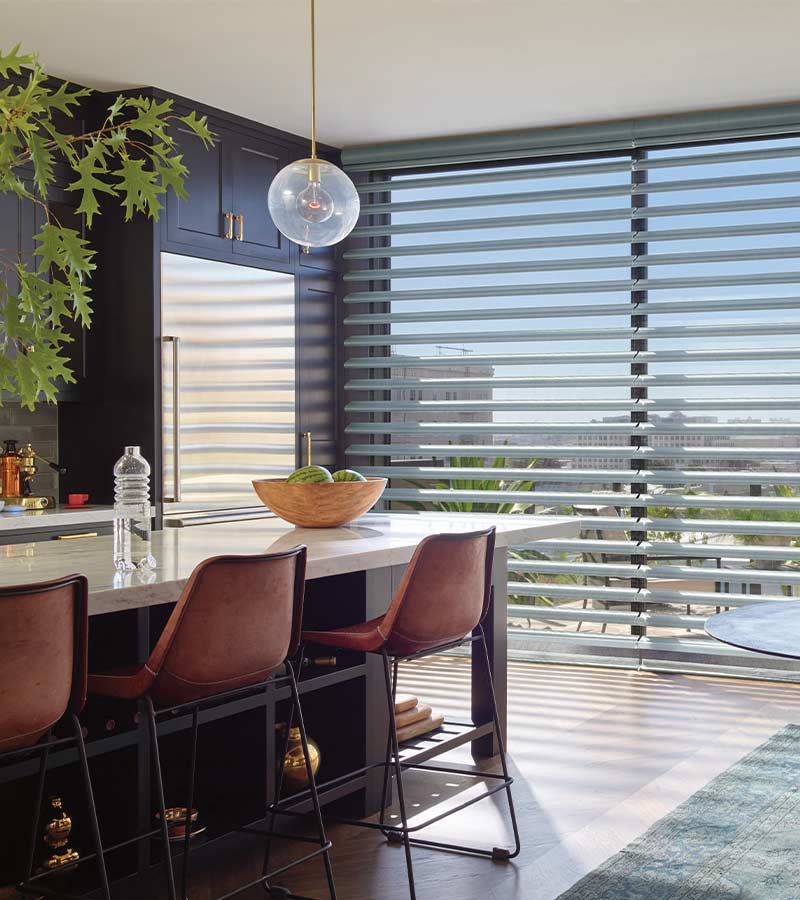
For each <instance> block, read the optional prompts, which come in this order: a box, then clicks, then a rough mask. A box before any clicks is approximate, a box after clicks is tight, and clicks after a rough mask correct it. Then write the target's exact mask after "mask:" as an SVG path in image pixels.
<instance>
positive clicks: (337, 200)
mask: <svg viewBox="0 0 800 900" xmlns="http://www.w3.org/2000/svg"><path fill="white" fill-rule="evenodd" d="M268 203H269V214H270V216H271V217H272V221H273V223H274V225H275V227H276V228H277V229H278V231H280V233H281V234H282V235H284V236H285V237H287V238H289V240H290V241H294V243H295V244H300V245H301V246H304V247H329V246H330V245H331V244H338V243H339V241H341V240H342V239H343V238H345V237H347V235H348V234H350V232H351V231H352V230H353V228H354V227H355V224H356V222H357V221H358V215H359V212H360V211H361V202H360V200H359V197H358V192H357V191H356V188H355V185H354V184H353V182H352V181H351V180H350V179H349V178H348V177H347V175H345V173H344V172H343V171H342V170H341V169H338V168H337V167H336V166H334V165H333V163H329V162H327V161H326V160H324V159H298V160H297V161H296V162H293V163H289V165H288V166H286V167H285V168H283V169H281V170H280V172H278V174H277V175H276V176H275V178H273V180H272V184H271V185H270V186H269V197H268Z"/></svg>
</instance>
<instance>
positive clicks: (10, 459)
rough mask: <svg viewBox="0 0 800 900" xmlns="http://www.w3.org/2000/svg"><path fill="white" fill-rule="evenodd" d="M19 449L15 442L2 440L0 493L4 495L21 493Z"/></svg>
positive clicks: (12, 495) (9, 495) (13, 495)
mask: <svg viewBox="0 0 800 900" xmlns="http://www.w3.org/2000/svg"><path fill="white" fill-rule="evenodd" d="M19 466H20V460H19V451H18V450H17V442H16V441H12V440H8V441H3V455H2V457H0V475H1V476H2V494H3V496H4V497H16V496H18V495H19V494H21V493H22V480H21V473H20V469H19Z"/></svg>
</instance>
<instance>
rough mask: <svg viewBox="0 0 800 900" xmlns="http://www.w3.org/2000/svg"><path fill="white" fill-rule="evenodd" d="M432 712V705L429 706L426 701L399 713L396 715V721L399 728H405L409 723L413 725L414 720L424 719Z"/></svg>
mask: <svg viewBox="0 0 800 900" xmlns="http://www.w3.org/2000/svg"><path fill="white" fill-rule="evenodd" d="M431 712H432V710H431V708H430V706H427V705H426V704H424V703H418V704H417V705H416V706H412V707H411V709H407V710H405V711H404V712H401V713H397V715H396V716H395V717H394V721H395V724H396V725H397V727H398V728H405V727H406V726H408V725H413V724H414V722H420V721H421V720H422V719H427V718H428V716H430V714H431Z"/></svg>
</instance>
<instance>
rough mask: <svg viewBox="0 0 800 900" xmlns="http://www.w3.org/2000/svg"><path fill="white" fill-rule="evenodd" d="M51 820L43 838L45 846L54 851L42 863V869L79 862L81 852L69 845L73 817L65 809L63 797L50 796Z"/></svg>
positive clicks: (45, 827) (56, 867)
mask: <svg viewBox="0 0 800 900" xmlns="http://www.w3.org/2000/svg"><path fill="white" fill-rule="evenodd" d="M47 802H48V803H49V804H50V816H51V818H50V821H48V822H47V824H46V825H45V826H44V836H43V838H42V840H43V843H44V845H45V847H47V849H48V850H50V851H52V852H51V853H50V856H49V857H47V858H46V859H45V860H44V862H43V863H42V869H58V868H61V866H66V865H68V864H69V863H74V862H77V861H78V860H79V859H80V853H78V851H77V850H73V849H72V848H71V847H69V846H68V844H69V836H70V833H71V832H72V819H71V818H70V816H69V813H68V812H67V811H66V810H65V809H64V804H63V801H62V800H61V797H50V799H49V800H48V801H47Z"/></svg>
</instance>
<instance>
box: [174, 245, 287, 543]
mask: <svg viewBox="0 0 800 900" xmlns="http://www.w3.org/2000/svg"><path fill="white" fill-rule="evenodd" d="M161 307H162V323H161V325H162V329H161V334H162V335H163V337H162V447H163V456H162V464H163V475H164V495H165V496H164V517H165V518H164V521H165V524H166V525H182V526H186V525H191V524H200V523H202V522H208V521H224V520H226V519H233V520H236V519H241V518H247V517H250V516H253V515H264V514H266V510H265V509H264V507H263V506H261V505H260V504H259V501H258V498H257V497H256V495H255V492H254V491H253V487H252V484H251V481H252V479H254V478H268V477H271V476H276V477H277V476H286V475H288V474H289V473H290V472H291V471H292V470H293V469H294V468H295V452H296V437H295V435H296V424H295V284H294V276H293V275H287V274H286V273H283V272H271V271H267V270H264V269H257V268H251V267H249V266H237V265H232V264H229V263H221V262H214V261H210V260H203V259H196V258H194V257H189V256H179V255H177V254H172V253H162V254H161Z"/></svg>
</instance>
